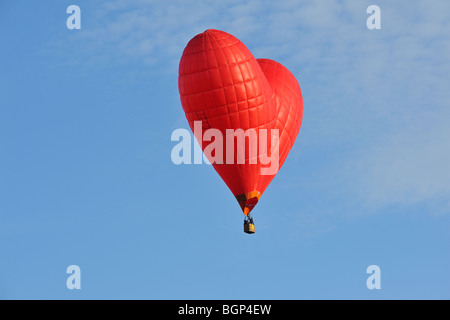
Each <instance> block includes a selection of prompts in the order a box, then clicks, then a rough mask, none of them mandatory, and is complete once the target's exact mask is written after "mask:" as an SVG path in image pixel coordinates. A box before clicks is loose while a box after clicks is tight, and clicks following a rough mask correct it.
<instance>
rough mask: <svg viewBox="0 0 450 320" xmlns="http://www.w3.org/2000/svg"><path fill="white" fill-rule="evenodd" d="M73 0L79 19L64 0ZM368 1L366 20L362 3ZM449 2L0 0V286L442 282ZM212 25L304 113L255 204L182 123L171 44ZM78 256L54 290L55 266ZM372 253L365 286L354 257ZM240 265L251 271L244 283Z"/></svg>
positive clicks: (447, 191)
mask: <svg viewBox="0 0 450 320" xmlns="http://www.w3.org/2000/svg"><path fill="white" fill-rule="evenodd" d="M71 4H76V5H79V6H80V8H81V19H82V22H81V26H82V28H81V30H68V29H67V28H66V19H67V17H68V14H66V8H67V7H68V6H69V5H71ZM370 4H377V5H379V6H380V8H381V27H382V28H381V30H368V29H367V28H366V19H367V17H368V16H369V15H368V14H366V8H367V7H368V6H369V5H370ZM449 11H450V4H449V3H448V2H447V1H443V0H442V1H433V2H432V5H431V3H430V2H428V1H396V2H395V3H392V2H391V1H381V0H380V1H375V2H374V1H370V2H369V1H332V0H327V1H320V2H319V1H283V2H282V3H281V4H280V3H275V2H273V1H247V2H243V1H217V2H214V1H213V2H212V1H196V2H195V3H193V2H192V1H171V2H170V4H169V3H167V2H163V1H144V0H133V1H122V0H113V1H95V2H93V1H84V0H79V1H45V2H36V1H21V2H14V1H2V2H0V35H1V50H0V70H1V72H0V298H3V299H80V298H81V299H433V298H437V299H449V298H450V276H449V274H448V270H449V269H450V248H449V243H450V234H449V230H450V228H449V227H450V183H449V181H450V139H449V137H450V127H449V125H448V121H449V119H450V106H449V101H450V90H448V88H449V87H450V81H449V79H450V78H449V77H448V74H449V73H450V60H449V58H448V57H449V56H450V34H449V32H448V30H450V16H449V15H448V12H449ZM208 28H215V29H221V30H224V31H227V32H229V33H231V34H233V35H235V36H236V37H238V38H239V39H240V40H241V41H243V42H244V43H245V44H246V45H247V47H248V48H249V49H250V50H251V51H252V52H253V54H254V56H255V57H257V58H271V59H274V60H277V61H279V62H280V63H282V64H283V65H285V66H286V67H287V68H289V69H290V70H291V71H292V73H293V74H294V75H295V76H296V78H297V79H298V80H299V83H300V86H301V88H302V93H303V99H304V115H303V124H302V128H301V130H300V134H299V137H298V139H297V141H296V143H295V145H294V147H293V149H292V150H291V153H290V155H289V156H288V158H287V160H286V162H285V164H284V166H283V168H282V169H281V171H280V172H279V173H278V175H277V177H276V178H275V179H274V180H273V182H272V183H271V185H270V186H269V188H268V189H267V190H266V192H265V193H264V195H263V197H262V198H261V201H260V203H259V204H258V206H257V207H256V209H255V210H254V211H253V212H254V217H255V223H256V229H257V232H256V234H254V235H252V236H249V235H247V234H244V233H243V232H242V220H243V216H242V213H241V211H240V208H239V206H238V204H237V202H236V200H235V199H234V197H233V195H232V194H231V192H230V191H229V190H228V189H227V187H226V185H225V184H224V183H223V182H222V181H221V179H220V177H219V176H218V175H217V174H216V172H215V171H214V170H213V168H212V167H211V166H208V165H205V164H204V165H180V166H176V165H174V164H173V163H172V161H171V158H170V154H171V149H172V148H173V146H174V145H175V142H172V141H170V136H171V133H172V131H173V130H175V129H177V128H188V125H187V121H186V119H185V117H184V113H183V110H182V108H181V104H180V101H179V96H178V88H177V76H178V75H177V72H178V62H179V58H180V57H181V54H182V50H183V48H184V46H185V45H186V43H187V42H188V41H189V39H191V38H192V37H193V36H195V35H196V34H198V33H200V32H203V31H204V30H206V29H208ZM72 264H76V265H79V266H80V268H81V274H82V275H81V286H82V289H81V290H68V289H67V287H66V279H67V277H68V274H66V268H67V267H68V266H69V265H72ZM372 264H375V265H378V266H379V267H380V268H381V290H368V289H367V287H366V279H367V277H368V276H369V275H368V274H366V268H367V267H368V266H369V265H372ZM248 279H250V280H251V281H250V283H251V285H248V283H249V282H248V281H247V280H248Z"/></svg>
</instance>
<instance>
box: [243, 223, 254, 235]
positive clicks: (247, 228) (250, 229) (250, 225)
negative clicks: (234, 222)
mask: <svg viewBox="0 0 450 320" xmlns="http://www.w3.org/2000/svg"><path fill="white" fill-rule="evenodd" d="M244 232H245V233H249V234H251V233H255V225H254V224H253V223H244Z"/></svg>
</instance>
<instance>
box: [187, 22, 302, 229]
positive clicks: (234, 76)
mask: <svg viewBox="0 0 450 320" xmlns="http://www.w3.org/2000/svg"><path fill="white" fill-rule="evenodd" d="M178 89H179V93H180V99H181V105H182V107H183V110H184V112H185V115H186V118H187V120H188V123H189V126H190V128H191V130H192V131H194V127H195V126H196V125H197V124H200V125H201V134H200V135H198V134H197V135H196V138H197V141H198V142H199V144H200V146H201V148H202V150H203V151H204V152H205V154H206V155H207V156H208V154H207V153H206V151H207V150H208V146H209V147H211V144H212V143H213V141H212V140H213V139H210V140H209V141H208V140H207V139H204V135H205V133H207V131H208V130H210V129H214V130H216V131H215V132H216V133H221V134H222V135H223V137H227V138H228V137H230V132H234V133H236V132H240V133H244V140H241V146H242V148H241V150H239V146H238V143H236V144H235V145H233V150H231V151H230V148H228V149H227V148H226V145H227V144H223V150H218V149H217V148H216V149H217V150H215V154H216V155H217V154H218V153H221V152H222V153H223V155H225V154H226V157H224V158H226V159H228V158H227V157H228V156H229V155H230V154H231V155H232V156H233V157H234V158H236V157H238V156H239V151H244V155H245V157H244V158H245V159H241V160H245V161H234V162H232V161H215V162H214V161H211V160H210V162H211V163H212V165H213V167H214V169H215V170H216V171H217V173H218V174H219V175H220V177H221V178H222V179H223V181H224V182H225V183H226V185H227V186H228V188H229V189H230V190H231V192H232V193H233V195H234V196H235V197H236V200H237V201H238V203H239V205H240V207H241V209H242V211H243V213H244V215H245V220H244V231H245V232H247V233H254V231H255V229H254V224H253V219H252V217H251V216H250V212H251V211H252V210H253V208H254V207H255V205H256V204H257V203H258V201H259V199H260V197H261V195H262V194H263V193H264V191H265V190H266V188H267V186H268V185H269V184H270V182H271V181H272V179H273V178H274V177H275V175H276V172H277V171H278V169H279V168H281V166H282V165H283V163H284V161H285V160H286V157H287V155H288V153H289V151H290V150H291V148H292V145H293V144H294V142H295V140H296V137H297V135H298V132H299V130H300V126H301V123H302V116H303V99H302V94H301V90H300V86H299V84H298V82H297V80H296V79H295V77H294V76H293V75H292V73H291V72H290V71H289V70H288V69H286V68H285V67H284V66H283V65H281V64H280V63H278V62H276V61H273V60H270V59H255V57H253V55H252V53H251V52H250V50H249V49H248V48H247V47H246V46H245V45H244V44H243V43H242V42H241V41H240V40H238V39H237V38H236V37H234V36H233V35H231V34H229V33H227V32H224V31H220V30H214V29H209V30H206V31H205V32H203V33H200V34H198V35H196V36H195V37H194V38H192V39H191V40H190V41H189V43H188V44H187V45H186V48H185V49H184V51H183V55H182V57H181V60H180V65H179V77H178ZM251 130H253V131H252V134H246V133H248V132H250V131H251ZM253 132H255V134H256V138H257V140H259V142H260V143H261V141H264V140H266V141H267V143H268V145H269V146H268V147H267V148H262V147H261V146H262V145H261V144H258V146H257V148H258V150H257V157H256V158H257V159H255V153H254V152H253V151H254V149H252V148H253V147H252V145H251V143H250V142H251V141H250V140H251V139H250V138H251V136H254V134H253ZM267 132H269V133H272V132H275V133H276V139H271V138H270V137H267V135H264V134H263V133H266V134H267ZM246 138H247V139H246ZM272 138H273V136H272ZM232 139H235V137H234V136H233V137H232ZM242 141H243V142H242ZM227 142H228V140H227ZM242 143H243V144H242ZM209 149H211V148H209ZM274 150H276V151H277V152H276V153H277V155H278V158H277V159H276V160H277V161H278V163H276V169H277V170H276V171H274V172H269V173H267V172H266V173H264V169H265V168H267V166H268V165H267V161H266V163H263V161H260V160H261V159H262V158H261V157H259V156H266V160H267V157H268V156H269V155H271V156H272V155H273V154H274ZM209 151H210V150H209ZM252 152H253V153H252ZM211 154H212V153H210V154H209V156H208V159H210V158H212V157H211ZM212 160H216V159H212ZM255 160H256V163H255Z"/></svg>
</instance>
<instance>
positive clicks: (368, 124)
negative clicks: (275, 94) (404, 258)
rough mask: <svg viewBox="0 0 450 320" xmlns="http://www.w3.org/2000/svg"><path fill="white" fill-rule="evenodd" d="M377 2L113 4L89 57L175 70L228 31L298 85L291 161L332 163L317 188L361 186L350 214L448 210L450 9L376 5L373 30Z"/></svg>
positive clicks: (96, 25) (84, 37)
mask: <svg viewBox="0 0 450 320" xmlns="http://www.w3.org/2000/svg"><path fill="white" fill-rule="evenodd" d="M370 4H372V3H371V2H369V1H358V2H355V1H349V0H347V1H337V0H328V1H302V2H300V3H299V1H282V2H281V3H276V2H273V1H249V2H245V3H243V2H242V1H227V2H222V1H214V2H212V1H195V2H193V1H171V2H155V1H144V0H133V1H124V0H115V1H107V2H104V3H103V5H102V6H101V7H100V8H99V9H98V11H97V12H96V13H95V22H92V25H91V26H90V28H89V29H86V30H83V33H80V35H79V38H78V39H77V41H79V42H81V43H83V44H84V45H82V46H80V51H81V53H80V54H82V55H83V54H84V55H85V56H86V57H96V58H97V59H98V61H106V62H111V61H115V62H117V61H119V62H120V61H128V60H133V61H137V62H140V63H143V64H144V65H146V66H154V67H157V68H158V70H165V72H169V73H176V72H177V66H178V61H179V58H180V56H181V53H182V50H183V48H184V46H185V44H186V43H187V42H188V41H189V39H190V38H191V37H193V36H194V35H195V34H197V33H199V32H202V31H204V30H205V29H207V28H218V29H223V30H225V31H228V32H230V33H232V34H234V35H236V36H237V37H238V38H240V39H241V40H242V41H243V42H244V43H246V44H247V46H248V47H249V48H250V49H251V50H252V52H253V53H254V54H255V56H256V57H270V58H273V59H275V60H278V61H280V62H282V63H283V64H284V65H286V66H287V67H288V68H289V69H291V70H292V72H293V73H294V74H295V75H296V77H297V78H298V79H299V81H300V84H301V86H302V90H303V94H304V102H305V114H304V123H303V127H302V130H301V132H300V139H299V141H298V144H300V145H301V147H299V148H296V149H295V150H294V154H292V155H291V156H290V157H291V158H293V159H292V161H293V162H297V163H298V161H300V158H299V157H298V154H302V153H303V154H304V152H310V153H311V156H312V155H317V154H320V155H321V156H322V157H324V158H326V159H325V160H324V161H323V162H322V164H321V165H320V166H319V167H317V164H315V166H316V167H315V168H314V169H315V170H318V171H320V174H318V175H316V176H315V179H316V180H315V181H314V183H313V184H311V183H308V186H309V187H310V186H311V185H315V186H316V187H317V188H324V186H325V187H326V188H329V189H330V190H335V191H334V192H335V193H336V195H337V196H338V195H340V196H342V197H346V196H347V195H346V194H345V193H344V192H342V193H339V190H352V197H351V199H348V200H349V201H348V202H346V203H351V204H350V205H349V207H351V206H355V205H356V203H357V206H360V207H362V208H371V210H380V209H382V208H384V207H386V206H389V205H401V206H412V205H416V204H418V203H421V204H426V203H432V204H433V206H432V208H433V209H432V210H436V211H438V212H448V211H449V203H448V201H446V200H445V199H450V183H449V181H450V139H449V137H450V129H449V126H448V123H447V122H448V119H450V111H449V110H450V108H449V107H450V106H449V101H450V90H449V88H450V81H449V79H450V78H449V76H448V75H449V74H450V59H449V57H450V33H449V32H448V30H450V15H448V12H450V2H448V1H433V3H430V2H429V1H424V0H420V1H419V0H417V1H396V2H392V1H378V3H377V4H378V5H379V6H380V7H381V16H382V29H381V30H373V31H370V30H368V29H367V28H366V19H367V17H368V15H367V14H366V8H367V6H368V5H370ZM83 50H85V51H83ZM330 177H331V178H330ZM293 178H295V175H294V177H293ZM302 187H303V186H302V185H301V184H300V185H298V186H297V188H298V189H300V188H302ZM336 190H337V191H336ZM297 191H299V190H297ZM297 191H296V192H297ZM324 206H326V204H324ZM342 209H345V208H342ZM325 211H326V210H325Z"/></svg>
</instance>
